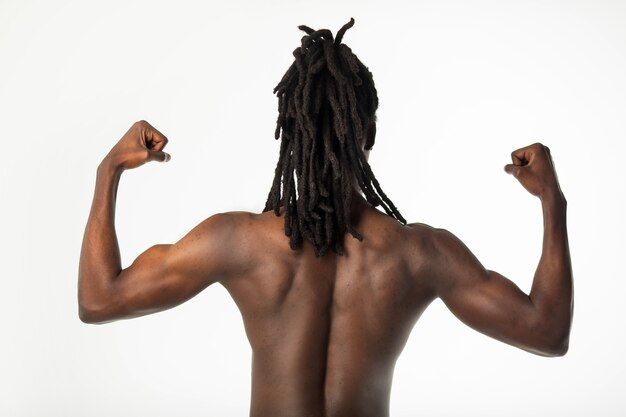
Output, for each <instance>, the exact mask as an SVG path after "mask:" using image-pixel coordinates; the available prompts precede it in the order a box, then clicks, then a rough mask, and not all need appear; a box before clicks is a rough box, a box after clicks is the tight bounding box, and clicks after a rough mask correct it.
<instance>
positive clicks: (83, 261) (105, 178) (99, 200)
mask: <svg viewBox="0 0 626 417" xmlns="http://www.w3.org/2000/svg"><path fill="white" fill-rule="evenodd" d="M121 174H122V170H121V169H119V168H116V166H115V165H114V164H113V163H112V161H111V160H110V159H109V158H105V159H104V160H103V161H102V162H101V163H100V165H99V166H98V170H97V176H96V187H95V192H94V197H93V202H92V206H91V211H90V213H89V218H88V220H87V226H86V228H85V234H84V236H83V244H82V249H81V254H80V264H79V272H78V300H79V306H80V311H81V317H83V316H84V315H88V314H90V313H89V312H90V311H95V310H98V309H101V308H103V307H104V305H103V304H104V302H105V301H106V300H107V294H108V292H109V291H110V289H111V288H112V286H111V284H112V283H113V281H114V280H115V278H116V277H117V276H118V275H119V273H120V271H121V259H120V250H119V245H118V242H117V235H116V232H115V200H116V195H117V187H118V184H119V180H120V176H121Z"/></svg>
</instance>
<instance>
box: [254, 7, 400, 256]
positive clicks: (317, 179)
mask: <svg viewBox="0 0 626 417" xmlns="http://www.w3.org/2000/svg"><path fill="white" fill-rule="evenodd" d="M353 25H354V19H350V22H348V23H347V24H345V25H344V26H343V27H342V28H341V29H340V30H339V31H338V32H337V35H336V38H335V39H333V35H332V33H331V32H330V31H329V30H327V29H320V30H314V29H312V28H310V27H308V26H304V25H301V26H299V29H301V30H302V31H304V32H305V33H306V36H303V37H302V39H301V45H300V47H298V48H296V49H295V50H294V51H293V56H294V62H293V63H292V64H291V65H290V67H289V68H288V70H287V72H286V73H285V74H284V75H283V77H282V79H281V80H280V82H279V83H278V84H277V85H276V87H275V88H274V93H275V94H276V95H277V97H278V112H279V114H278V117H277V119H276V129H275V132H274V136H275V138H276V139H278V138H280V139H281V146H280V154H279V158H278V163H277V164H276V168H275V170H274V171H275V172H274V180H273V181H272V187H271V189H270V192H269V193H268V197H267V201H266V203H265V208H264V210H263V211H269V210H272V209H273V210H274V213H275V214H276V215H280V211H281V210H280V209H281V207H282V208H284V229H285V235H286V236H288V237H289V246H290V247H291V248H292V249H296V248H298V247H299V246H300V244H301V242H302V241H303V240H307V241H309V242H310V243H312V244H313V247H314V249H315V254H316V256H323V255H324V254H326V253H327V252H328V251H329V250H333V251H334V252H335V253H337V254H339V255H342V254H344V245H343V239H344V236H345V235H346V234H347V233H349V234H350V235H351V236H352V237H354V238H355V239H358V240H363V236H362V235H361V233H359V231H357V230H356V229H355V225H354V224H353V219H352V218H351V216H352V209H351V207H352V204H353V198H352V194H353V192H354V189H353V187H354V184H355V182H354V181H355V180H356V184H357V186H358V187H359V188H360V189H361V191H362V192H363V194H364V196H365V198H366V200H367V201H368V202H369V203H370V204H372V205H375V206H376V205H381V206H382V208H383V209H384V210H385V212H386V213H387V214H388V215H389V216H392V217H394V218H396V219H397V220H399V221H401V222H404V223H406V222H405V221H404V218H403V217H402V216H401V215H400V213H399V212H398V209H397V208H396V207H395V205H394V204H393V203H392V202H391V200H389V198H388V197H387V196H386V195H385V193H384V192H383V190H382V188H381V187H380V184H379V183H378V180H377V179H376V177H375V176H374V174H373V172H372V170H371V167H370V166H369V164H368V163H367V158H366V157H365V155H364V153H363V151H362V149H361V148H362V146H363V143H366V137H365V136H366V135H365V132H366V130H367V128H369V126H370V125H371V124H372V123H373V122H375V112H376V109H377V108H378V96H377V94H376V88H375V86H374V81H373V79H372V74H371V72H370V71H369V70H368V69H367V67H365V66H364V65H363V63H361V61H360V60H359V59H358V58H357V56H356V55H354V53H353V52H352V50H351V49H350V48H349V47H348V46H347V45H345V44H343V43H342V40H343V37H344V35H345V33H346V31H347V30H348V29H349V28H351V27H352V26H353Z"/></svg>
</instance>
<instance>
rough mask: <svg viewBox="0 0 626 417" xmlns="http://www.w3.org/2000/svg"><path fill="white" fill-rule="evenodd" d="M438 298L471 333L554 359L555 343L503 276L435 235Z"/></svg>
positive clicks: (442, 234)
mask: <svg viewBox="0 0 626 417" xmlns="http://www.w3.org/2000/svg"><path fill="white" fill-rule="evenodd" d="M433 242H434V246H435V248H436V251H437V254H438V255H437V256H438V258H439V259H438V261H437V265H438V266H437V267H435V268H434V271H435V275H436V276H435V279H434V282H435V286H436V292H437V295H438V296H439V297H440V298H441V300H442V301H443V302H444V303H445V304H446V306H447V307H448V308H449V309H450V311H451V312H452V313H453V314H454V315H455V316H456V317H458V318H459V319H460V320H461V321H462V322H464V323H465V324H467V325H468V326H470V327H472V328H473V329H475V330H477V331H479V332H481V333H483V334H485V335H487V336H490V337H492V338H494V339H497V340H500V341H502V342H505V343H508V344H510V345H513V346H516V347H518V348H521V349H524V350H527V351H529V352H532V353H535V354H538V355H544V356H553V355H556V354H557V350H558V349H557V347H556V346H555V343H554V342H553V340H554V337H553V335H551V334H550V331H549V328H548V327H546V326H545V325H544V321H543V317H542V314H541V312H540V311H539V310H538V309H537V308H536V307H535V305H534V304H533V302H532V300H531V299H530V298H529V296H528V295H527V294H526V293H524V292H523V291H522V290H521V289H520V288H519V287H518V286H517V285H516V284H515V283H514V282H512V281H511V280H509V279H508V278H506V277H504V276H503V275H501V274H499V273H497V272H494V271H490V270H487V269H485V268H484V267H483V266H482V265H481V263H480V262H479V261H478V259H476V257H475V256H474V255H473V254H472V253H471V251H470V250H469V249H468V248H467V247H466V246H465V245H464V244H463V242H461V241H460V240H459V239H458V238H457V237H456V236H454V235H453V234H452V233H450V232H448V231H446V230H436V231H435V232H434V233H433Z"/></svg>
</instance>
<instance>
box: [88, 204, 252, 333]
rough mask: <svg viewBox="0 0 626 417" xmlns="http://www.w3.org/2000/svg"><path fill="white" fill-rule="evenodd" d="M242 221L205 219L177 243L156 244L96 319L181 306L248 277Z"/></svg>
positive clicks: (115, 287)
mask: <svg viewBox="0 0 626 417" xmlns="http://www.w3.org/2000/svg"><path fill="white" fill-rule="evenodd" d="M241 225H242V224H241V219H240V218H239V215H237V214H233V213H223V214H217V215H214V216H211V217H209V218H208V219H206V220H204V221H203V222H202V223H200V224H199V225H197V226H196V227H195V228H193V229H192V230H191V231H190V232H189V233H187V234H186V235H185V236H184V237H183V238H181V239H180V240H179V241H178V242H176V243H175V244H167V245H165V244H159V245H154V246H152V247H150V248H149V249H147V250H146V251H145V252H143V253H142V254H141V255H139V256H138V257H137V259H135V261H134V262H133V263H132V264H131V265H130V266H129V267H127V268H125V269H123V270H122V271H121V272H120V274H119V275H118V277H117V278H116V279H115V280H114V281H113V282H112V283H111V285H110V287H109V290H108V291H107V294H106V300H105V301H104V302H103V303H102V309H101V310H100V311H98V312H96V313H95V314H94V315H95V316H96V317H97V319H96V320H94V321H97V322H108V321H114V320H118V319H124V318H132V317H137V316H142V315H146V314H151V313H155V312H158V311H161V310H165V309H168V308H171V307H174V306H176V305H178V304H181V303H183V302H185V301H187V300H189V299H190V298H192V297H194V296H195V295H196V294H198V293H199V292H201V291H202V290H203V289H205V288H206V287H207V286H209V285H211V284H213V283H215V282H218V281H222V280H224V279H228V277H230V276H232V275H234V274H238V273H241V272H242V269H243V268H245V267H246V262H245V260H244V259H242V256H241V255H242V251H241V250H236V249H239V248H236V246H239V247H241V246H243V245H242V242H240V233H238V230H240V229H241Z"/></svg>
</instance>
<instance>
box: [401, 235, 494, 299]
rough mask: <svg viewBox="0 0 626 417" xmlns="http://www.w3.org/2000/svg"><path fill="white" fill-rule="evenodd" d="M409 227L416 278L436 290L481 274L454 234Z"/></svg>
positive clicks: (474, 260) (477, 264) (479, 267)
mask: <svg viewBox="0 0 626 417" xmlns="http://www.w3.org/2000/svg"><path fill="white" fill-rule="evenodd" d="M407 227H408V228H409V229H410V230H409V235H410V236H411V238H410V242H411V245H410V246H411V249H412V251H413V255H412V258H413V267H414V269H415V271H416V272H415V274H416V275H418V276H423V279H424V280H425V281H426V282H427V283H428V284H429V286H431V287H432V288H433V289H435V290H437V291H439V290H441V289H442V287H445V286H447V285H452V284H453V283H452V282H451V281H453V280H455V279H460V278H463V277H468V276H472V275H475V274H479V273H480V271H481V270H482V265H480V263H479V262H478V260H477V259H476V257H475V256H474V255H473V254H472V252H471V251H470V250H469V249H468V248H467V246H466V245H465V243H463V241H462V240H461V239H459V238H458V237H457V236H456V235H455V234H454V233H452V232H451V231H449V230H447V229H444V228H438V227H432V226H429V225H427V224H424V223H411V224H408V225H407Z"/></svg>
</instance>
